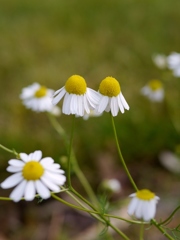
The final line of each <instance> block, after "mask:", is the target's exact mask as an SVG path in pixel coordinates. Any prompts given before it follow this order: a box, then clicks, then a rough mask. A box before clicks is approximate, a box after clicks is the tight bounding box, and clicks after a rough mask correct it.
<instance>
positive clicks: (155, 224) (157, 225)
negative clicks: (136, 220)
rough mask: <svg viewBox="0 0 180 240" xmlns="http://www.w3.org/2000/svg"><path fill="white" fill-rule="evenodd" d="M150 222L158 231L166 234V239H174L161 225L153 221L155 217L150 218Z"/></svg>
mask: <svg viewBox="0 0 180 240" xmlns="http://www.w3.org/2000/svg"><path fill="white" fill-rule="evenodd" d="M151 223H152V224H153V225H154V226H155V227H156V228H157V229H159V231H160V232H162V233H163V235H164V236H166V237H167V238H168V239H170V240H174V238H172V237H171V236H170V235H169V234H168V233H167V232H166V231H164V229H163V228H162V227H161V226H159V224H158V223H157V222H156V221H155V219H152V220H151Z"/></svg>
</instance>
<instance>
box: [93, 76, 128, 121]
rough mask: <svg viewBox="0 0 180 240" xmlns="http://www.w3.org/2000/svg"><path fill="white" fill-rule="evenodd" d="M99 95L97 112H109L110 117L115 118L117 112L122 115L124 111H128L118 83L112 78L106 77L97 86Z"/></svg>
mask: <svg viewBox="0 0 180 240" xmlns="http://www.w3.org/2000/svg"><path fill="white" fill-rule="evenodd" d="M99 93H100V95H101V98H100V101H99V104H98V107H97V109H96V110H97V112H99V113H102V112H103V111H106V112H110V111H111V114H112V116H117V114H118V112H119V110H120V111H121V112H122V113H124V109H126V110H129V105H128V104H127V102H126V100H125V98H124V96H123V94H122V92H121V88H120V84H119V82H118V81H117V80H116V79H115V78H113V77H106V78H105V79H103V80H102V81H101V83H100V85H99Z"/></svg>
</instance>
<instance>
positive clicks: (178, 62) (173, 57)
mask: <svg viewBox="0 0 180 240" xmlns="http://www.w3.org/2000/svg"><path fill="white" fill-rule="evenodd" d="M167 63H168V68H169V69H171V70H172V73H173V75H174V76H175V77H180V53H177V52H172V53H171V54H170V55H169V56H168V57H167Z"/></svg>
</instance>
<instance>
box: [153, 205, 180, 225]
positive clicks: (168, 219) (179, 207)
mask: <svg viewBox="0 0 180 240" xmlns="http://www.w3.org/2000/svg"><path fill="white" fill-rule="evenodd" d="M179 209H180V206H178V207H177V208H176V209H175V210H174V211H173V212H172V213H171V215H170V216H169V217H168V218H167V219H166V220H164V221H163V222H160V223H159V224H158V225H159V226H160V225H164V224H165V223H167V222H169V221H170V219H171V218H172V217H173V215H174V214H175V213H176V212H177V211H178V210H179Z"/></svg>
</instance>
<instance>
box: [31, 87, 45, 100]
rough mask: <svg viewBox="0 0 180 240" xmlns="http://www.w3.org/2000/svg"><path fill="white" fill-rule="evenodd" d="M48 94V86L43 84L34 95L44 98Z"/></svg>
mask: <svg viewBox="0 0 180 240" xmlns="http://www.w3.org/2000/svg"><path fill="white" fill-rule="evenodd" d="M46 95H47V88H46V87H44V86H41V87H40V88H39V89H38V90H37V91H36V92H35V93H34V96H35V97H36V98H42V97H44V96H46Z"/></svg>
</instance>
